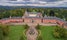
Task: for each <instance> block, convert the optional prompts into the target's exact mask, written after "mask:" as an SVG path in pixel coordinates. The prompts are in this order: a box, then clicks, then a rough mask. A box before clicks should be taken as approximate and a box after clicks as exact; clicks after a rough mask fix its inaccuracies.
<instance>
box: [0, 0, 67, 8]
mask: <svg viewBox="0 0 67 40" xmlns="http://www.w3.org/2000/svg"><path fill="white" fill-rule="evenodd" d="M0 5H2V6H27V5H28V6H45V7H67V0H0Z"/></svg>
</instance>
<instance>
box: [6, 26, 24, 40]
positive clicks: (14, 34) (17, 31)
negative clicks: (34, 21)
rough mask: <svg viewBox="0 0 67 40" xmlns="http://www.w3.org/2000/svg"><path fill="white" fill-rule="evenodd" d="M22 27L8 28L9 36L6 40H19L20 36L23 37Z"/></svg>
mask: <svg viewBox="0 0 67 40" xmlns="http://www.w3.org/2000/svg"><path fill="white" fill-rule="evenodd" d="M24 30H25V29H24V27H23V26H10V27H9V31H10V32H9V36H8V37H7V39H6V40H19V39H20V37H21V36H23V37H24V33H23V32H24Z"/></svg>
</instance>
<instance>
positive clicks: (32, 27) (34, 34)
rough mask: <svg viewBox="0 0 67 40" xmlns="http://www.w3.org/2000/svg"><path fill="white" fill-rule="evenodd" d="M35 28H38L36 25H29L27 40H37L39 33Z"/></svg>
mask: <svg viewBox="0 0 67 40" xmlns="http://www.w3.org/2000/svg"><path fill="white" fill-rule="evenodd" d="M28 25H29V24H28ZM35 27H36V25H35V24H31V25H29V29H28V31H27V32H26V36H27V40H36V38H37V36H38V31H37V30H36V29H35ZM30 32H32V34H30Z"/></svg>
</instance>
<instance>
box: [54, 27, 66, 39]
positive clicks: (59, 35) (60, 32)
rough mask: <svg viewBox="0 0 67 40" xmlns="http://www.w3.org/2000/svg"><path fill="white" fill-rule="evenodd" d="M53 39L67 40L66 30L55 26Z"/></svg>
mask: <svg viewBox="0 0 67 40" xmlns="http://www.w3.org/2000/svg"><path fill="white" fill-rule="evenodd" d="M53 35H54V37H56V38H64V39H65V38H67V30H66V29H65V28H62V27H58V26H56V28H55V30H54V32H53Z"/></svg>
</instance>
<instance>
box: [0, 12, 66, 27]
mask: <svg viewBox="0 0 67 40" xmlns="http://www.w3.org/2000/svg"><path fill="white" fill-rule="evenodd" d="M0 23H1V24H7V23H37V24H39V23H47V24H48V23H50V24H51V23H52V24H58V25H60V26H64V27H67V22H66V21H64V20H62V19H60V18H57V17H51V16H44V17H42V13H37V12H27V11H26V12H25V14H24V16H23V17H10V18H5V19H0Z"/></svg>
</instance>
